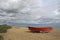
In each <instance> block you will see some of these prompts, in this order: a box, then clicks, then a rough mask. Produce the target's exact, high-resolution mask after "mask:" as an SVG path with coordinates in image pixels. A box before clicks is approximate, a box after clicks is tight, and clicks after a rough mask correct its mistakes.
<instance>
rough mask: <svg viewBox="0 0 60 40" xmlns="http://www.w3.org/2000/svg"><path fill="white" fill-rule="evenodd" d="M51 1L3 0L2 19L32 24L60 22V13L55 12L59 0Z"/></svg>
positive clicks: (0, 10) (0, 4) (0, 9)
mask: <svg viewBox="0 0 60 40" xmlns="http://www.w3.org/2000/svg"><path fill="white" fill-rule="evenodd" d="M51 1H52V0H51ZM51 1H50V2H47V3H46V4H45V1H44V2H43V1H42V0H20V1H19V0H18V1H17V2H13V0H12V1H9V0H8V1H4V2H3V1H2V2H3V3H2V2H1V3H0V16H1V18H0V20H3V21H2V22H4V21H6V22H12V23H31V24H40V23H56V22H60V21H59V20H60V16H59V15H60V14H59V15H56V13H54V11H55V10H58V4H57V2H58V0H53V2H52V3H51ZM40 2H41V3H40ZM4 3H5V4H4ZM59 5H60V4H59ZM54 18H55V19H54Z"/></svg>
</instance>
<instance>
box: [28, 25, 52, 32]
mask: <svg viewBox="0 0 60 40" xmlns="http://www.w3.org/2000/svg"><path fill="white" fill-rule="evenodd" d="M28 29H29V30H30V31H33V32H40V31H42V32H49V31H51V30H52V29H53V28H52V27H32V26H28Z"/></svg>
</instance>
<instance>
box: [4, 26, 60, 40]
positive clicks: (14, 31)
mask: <svg viewBox="0 0 60 40" xmlns="http://www.w3.org/2000/svg"><path fill="white" fill-rule="evenodd" d="M4 40H60V30H56V29H54V30H53V31H51V32H50V33H32V32H30V31H29V30H28V29H27V28H25V27H13V28H11V29H9V30H8V32H7V33H5V35H4Z"/></svg>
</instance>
